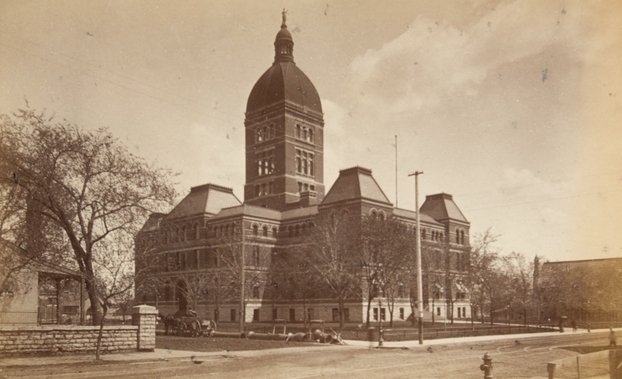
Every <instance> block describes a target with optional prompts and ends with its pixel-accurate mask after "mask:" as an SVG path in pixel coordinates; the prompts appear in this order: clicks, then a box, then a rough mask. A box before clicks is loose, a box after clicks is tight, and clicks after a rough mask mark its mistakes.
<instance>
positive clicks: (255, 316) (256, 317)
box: [253, 309, 259, 321]
mask: <svg viewBox="0 0 622 379" xmlns="http://www.w3.org/2000/svg"><path fill="white" fill-rule="evenodd" d="M253 321H259V309H253Z"/></svg>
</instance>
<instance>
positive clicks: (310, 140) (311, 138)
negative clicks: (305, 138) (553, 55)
mask: <svg viewBox="0 0 622 379" xmlns="http://www.w3.org/2000/svg"><path fill="white" fill-rule="evenodd" d="M309 142H311V143H313V129H309Z"/></svg>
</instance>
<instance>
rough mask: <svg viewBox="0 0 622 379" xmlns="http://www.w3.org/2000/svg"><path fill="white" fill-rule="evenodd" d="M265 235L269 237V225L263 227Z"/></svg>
mask: <svg viewBox="0 0 622 379" xmlns="http://www.w3.org/2000/svg"><path fill="white" fill-rule="evenodd" d="M263 236H264V237H268V227H267V226H264V227H263Z"/></svg>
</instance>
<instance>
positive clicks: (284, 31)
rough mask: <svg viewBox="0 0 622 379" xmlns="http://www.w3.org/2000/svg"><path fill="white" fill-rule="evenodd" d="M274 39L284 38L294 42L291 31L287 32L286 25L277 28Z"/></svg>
mask: <svg viewBox="0 0 622 379" xmlns="http://www.w3.org/2000/svg"><path fill="white" fill-rule="evenodd" d="M274 40H275V41H281V40H286V41H291V42H292V43H293V42H294V40H293V39H292V33H290V32H289V30H288V29H287V27H285V28H281V30H279V32H278V33H276V38H275V39H274Z"/></svg>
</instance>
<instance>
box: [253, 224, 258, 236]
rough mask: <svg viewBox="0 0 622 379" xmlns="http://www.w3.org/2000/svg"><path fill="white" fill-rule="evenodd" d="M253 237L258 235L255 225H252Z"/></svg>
mask: <svg viewBox="0 0 622 379" xmlns="http://www.w3.org/2000/svg"><path fill="white" fill-rule="evenodd" d="M253 235H254V236H258V235H259V227H258V226H257V225H253Z"/></svg>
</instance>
